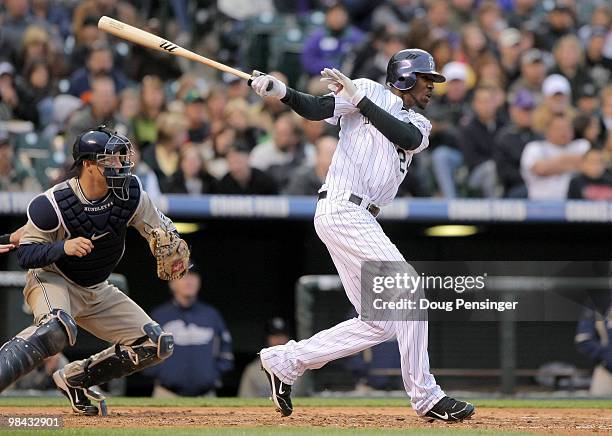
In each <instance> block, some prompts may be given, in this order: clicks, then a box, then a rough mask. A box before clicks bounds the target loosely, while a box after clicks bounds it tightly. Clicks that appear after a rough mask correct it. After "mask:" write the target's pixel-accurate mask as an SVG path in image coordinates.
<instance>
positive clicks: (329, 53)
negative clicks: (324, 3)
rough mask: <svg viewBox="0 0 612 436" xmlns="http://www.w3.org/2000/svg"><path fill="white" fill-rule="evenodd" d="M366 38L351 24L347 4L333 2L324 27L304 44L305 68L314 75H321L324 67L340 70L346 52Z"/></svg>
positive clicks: (303, 63)
mask: <svg viewBox="0 0 612 436" xmlns="http://www.w3.org/2000/svg"><path fill="white" fill-rule="evenodd" d="M363 38H364V35H363V33H362V32H361V30H359V29H357V28H356V27H354V26H352V25H351V24H350V21H349V15H348V11H347V10H346V7H345V6H344V4H342V2H340V1H335V2H332V3H331V5H330V6H329V7H328V8H327V10H326V12H325V25H324V26H322V27H320V28H319V29H316V30H314V32H312V33H311V34H310V36H308V38H307V39H306V41H305V42H304V48H303V49H302V57H301V61H302V68H303V69H304V70H305V71H306V72H307V73H308V74H309V75H311V76H318V75H319V73H320V72H321V70H323V68H340V67H341V65H342V62H343V61H344V58H345V56H346V55H347V53H348V52H349V51H350V50H351V49H352V48H353V47H354V46H356V45H357V44H359V43H360V42H361V40H362V39H363Z"/></svg>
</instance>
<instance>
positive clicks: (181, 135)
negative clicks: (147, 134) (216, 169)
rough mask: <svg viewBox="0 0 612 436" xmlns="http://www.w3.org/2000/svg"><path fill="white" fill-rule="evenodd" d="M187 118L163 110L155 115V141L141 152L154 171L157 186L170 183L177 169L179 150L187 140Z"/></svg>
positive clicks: (162, 186) (143, 158)
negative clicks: (153, 144) (157, 115)
mask: <svg viewBox="0 0 612 436" xmlns="http://www.w3.org/2000/svg"><path fill="white" fill-rule="evenodd" d="M187 126H188V124H187V120H186V119H185V116H184V115H183V114H181V113H179V112H163V113H161V114H160V115H159V117H157V143H156V144H155V146H152V147H149V148H147V149H146V150H144V151H143V153H142V160H143V161H144V162H145V163H146V164H147V165H148V166H149V167H150V168H151V169H152V170H153V172H155V175H156V176H157V180H159V186H160V188H161V189H162V191H163V190H164V187H167V186H170V185H171V184H172V177H173V176H174V173H176V172H177V171H178V169H179V163H180V160H181V159H180V154H179V150H180V148H181V146H183V144H185V142H186V141H187Z"/></svg>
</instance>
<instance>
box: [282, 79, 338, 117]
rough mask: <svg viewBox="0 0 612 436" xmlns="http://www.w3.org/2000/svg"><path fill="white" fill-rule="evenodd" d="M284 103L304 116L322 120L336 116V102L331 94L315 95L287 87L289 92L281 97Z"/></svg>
mask: <svg viewBox="0 0 612 436" xmlns="http://www.w3.org/2000/svg"><path fill="white" fill-rule="evenodd" d="M281 101H282V102H283V103H285V104H286V105H287V106H289V107H290V108H291V109H293V110H294V111H295V112H297V113H298V114H299V115H301V116H303V117H304V118H306V119H308V120H312V121H321V120H325V119H327V118H331V117H333V116H334V107H335V105H336V102H335V100H334V97H332V96H330V95H325V96H314V95H310V94H305V93H303V92H299V91H296V90H295V89H291V88H289V87H287V93H286V94H285V96H284V97H283V98H282V99H281Z"/></svg>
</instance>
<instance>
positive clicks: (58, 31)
mask: <svg viewBox="0 0 612 436" xmlns="http://www.w3.org/2000/svg"><path fill="white" fill-rule="evenodd" d="M31 13H32V18H33V19H34V21H35V22H36V23H45V24H46V25H47V26H49V27H50V30H51V31H52V32H53V35H54V37H56V38H58V39H59V40H60V42H63V41H64V40H65V39H66V38H67V37H69V36H70V31H71V26H72V23H71V22H70V15H69V14H68V11H67V10H66V8H65V7H64V6H63V5H62V4H60V2H58V1H54V0H32V8H31Z"/></svg>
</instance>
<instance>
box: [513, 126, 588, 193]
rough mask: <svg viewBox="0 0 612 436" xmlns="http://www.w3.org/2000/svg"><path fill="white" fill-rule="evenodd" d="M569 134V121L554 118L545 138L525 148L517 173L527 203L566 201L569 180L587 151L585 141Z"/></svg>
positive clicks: (571, 129)
mask: <svg viewBox="0 0 612 436" xmlns="http://www.w3.org/2000/svg"><path fill="white" fill-rule="evenodd" d="M573 135H574V132H573V128H572V121H571V119H570V118H569V117H568V116H567V115H556V116H554V117H553V118H552V120H551V121H550V124H549V125H548V128H547V130H546V139H545V140H541V141H534V142H530V143H529V144H527V145H526V146H525V149H524V150H523V155H522V156H521V174H522V176H523V180H525V184H526V185H527V191H528V193H529V199H530V200H544V199H550V200H564V199H566V198H567V191H568V187H569V183H570V180H571V178H572V176H573V175H574V173H575V172H576V171H578V170H579V166H580V163H581V162H582V155H584V153H586V152H587V151H588V149H589V143H588V141H587V140H585V139H578V140H573V139H574V138H573Z"/></svg>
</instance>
